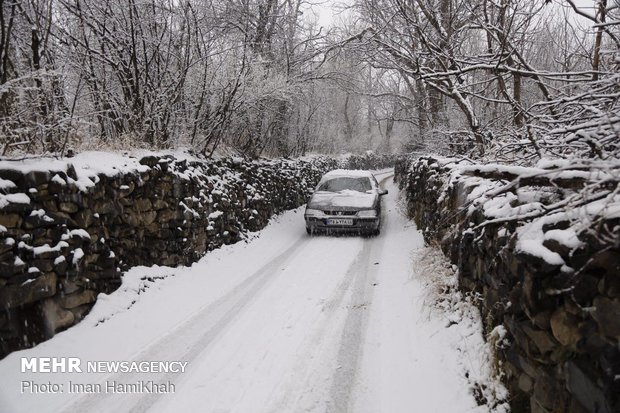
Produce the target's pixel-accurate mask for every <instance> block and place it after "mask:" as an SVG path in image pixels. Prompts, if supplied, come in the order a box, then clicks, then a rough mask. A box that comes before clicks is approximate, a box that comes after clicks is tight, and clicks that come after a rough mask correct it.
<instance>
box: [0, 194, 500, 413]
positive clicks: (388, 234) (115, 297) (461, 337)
mask: <svg viewBox="0 0 620 413" xmlns="http://www.w3.org/2000/svg"><path fill="white" fill-rule="evenodd" d="M389 189H390V195H388V197H386V198H387V199H386V200H385V205H384V214H385V217H384V219H385V220H384V228H383V232H382V235H380V236H378V237H376V238H360V237H341V238H335V237H324V236H321V237H308V236H307V235H306V234H305V230H304V222H303V213H302V212H303V209H302V208H299V209H297V210H294V211H289V212H286V213H284V214H282V215H281V216H279V217H277V218H276V219H274V220H273V221H272V223H271V224H270V225H269V226H268V227H267V228H265V229H264V230H263V231H261V232H260V236H258V237H254V238H253V239H252V240H251V241H249V242H248V243H237V244H234V245H229V246H224V247H222V248H221V249H218V250H215V251H212V252H210V253H209V254H207V255H206V256H205V257H204V258H203V259H201V260H200V261H199V262H197V263H196V264H194V265H192V266H191V267H179V268H169V267H157V266H154V267H135V268H133V269H131V270H130V271H129V272H127V273H126V274H125V275H124V276H123V284H122V285H121V287H120V288H119V289H118V290H117V291H116V292H114V293H112V294H110V295H105V294H99V297H98V300H97V304H96V305H95V307H94V308H93V310H92V311H91V312H90V313H89V314H88V315H87V316H86V318H85V319H84V320H83V321H82V322H81V323H80V324H78V325H77V326H75V327H72V328H70V329H69V330H67V331H64V332H62V333H60V334H57V335H56V336H55V337H54V338H52V339H51V340H49V341H46V342H44V343H41V344H39V345H38V346H36V347H34V348H32V349H27V350H23V351H18V352H14V353H12V354H10V355H9V356H8V357H6V358H5V359H4V360H2V361H0V400H1V401H2V406H3V409H6V410H7V411H11V412H14V413H20V412H33V411H37V412H62V411H65V412H75V411H92V412H115V413H117V412H124V411H131V410H137V411H147V410H148V411H149V412H156V413H161V412H175V413H176V412H182V411H204V412H231V413H232V412H243V413H245V412H253V413H254V412H256V413H260V412H302V411H304V412H325V411H333V412H344V411H352V412H356V413H377V412H385V413H401V412H402V413H405V412H425V413H426V412H442V413H463V412H488V411H489V410H490V409H489V407H488V406H478V405H477V403H476V401H475V399H474V397H473V395H472V392H471V386H472V384H473V382H472V380H473V381H475V382H477V383H479V382H482V383H486V384H489V383H492V382H493V381H492V379H491V378H490V373H489V371H490V367H489V359H488V355H489V352H488V348H487V346H486V344H485V343H484V341H483V340H482V336H481V324H480V320H479V318H478V319H477V318H476V313H475V311H473V310H472V308H473V306H468V305H467V304H466V303H464V304H463V305H461V304H459V302H460V301H459V300H452V299H451V300H452V301H450V302H451V305H450V306H446V307H441V306H440V305H435V306H434V307H433V310H432V311H429V304H432V302H433V297H432V295H430V294H429V278H430V279H432V278H433V277H432V276H433V274H434V271H435V270H434V268H429V267H428V266H425V265H423V264H424V263H423V261H421V260H420V259H419V257H416V256H413V257H412V256H411V252H412V251H414V250H420V249H421V248H423V246H424V241H423V238H422V235H421V233H420V232H419V231H417V230H416V228H415V226H414V225H413V224H412V223H411V222H409V221H408V220H407V219H406V218H405V217H404V216H403V215H402V213H401V212H400V211H399V210H398V209H397V207H396V198H397V191H396V189H395V187H394V186H393V185H392V186H390V187H389ZM77 255H78V250H76V251H75V252H74V257H75V256H77ZM452 278H454V277H452ZM452 298H454V297H452ZM446 319H451V320H453V322H454V323H453V324H451V325H450V326H448V325H447V324H446ZM38 356H46V357H63V356H64V357H79V358H80V359H81V360H82V363H84V364H85V363H87V362H88V361H99V360H101V361H124V360H126V361H130V362H131V361H142V360H144V361H149V360H153V361H161V360H169V361H175V360H178V361H184V362H185V361H186V362H188V364H187V371H186V372H185V373H183V374H168V375H166V374H163V373H162V374H156V373H150V374H144V373H125V374H121V373H118V374H108V373H93V372H86V371H85V372H83V373H21V372H20V361H21V357H38ZM466 372H469V375H470V379H467V378H466V374H465V373H466ZM23 380H33V381H35V382H40V383H43V382H45V383H47V382H52V383H62V384H64V385H65V388H66V386H67V385H68V382H69V381H72V382H74V383H105V382H106V381H108V380H116V381H117V382H121V383H134V382H136V381H137V380H154V381H155V382H166V381H170V382H172V383H173V384H174V385H175V392H174V393H173V394H163V395H155V394H105V393H104V394H90V395H89V394H70V393H69V392H67V391H65V392H64V393H62V394H30V393H28V392H26V393H24V394H22V393H21V391H20V385H21V382H22V381H23ZM489 388H491V389H493V390H494V391H495V392H496V393H497V394H500V393H501V386H498V385H493V386H491V385H489ZM495 411H497V412H501V411H503V410H502V406H501V405H500V406H498V407H497V408H496V409H495Z"/></svg>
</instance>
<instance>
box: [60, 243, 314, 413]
mask: <svg viewBox="0 0 620 413" xmlns="http://www.w3.org/2000/svg"><path fill="white" fill-rule="evenodd" d="M304 235H305V234H304ZM308 241H309V239H308V238H306V237H305V236H302V237H300V239H298V240H297V241H296V242H295V243H294V244H293V245H291V246H290V247H289V248H287V249H286V250H284V251H283V252H281V253H280V254H279V255H277V256H276V257H275V258H273V259H272V260H271V261H269V262H268V263H266V264H265V265H263V266H262V267H261V268H259V269H258V270H257V271H255V272H254V273H253V274H252V275H250V276H249V277H247V278H246V279H244V281H242V282H241V283H240V284H239V285H237V287H235V288H234V289H233V290H232V291H230V292H229V293H228V294H226V295H225V296H223V297H222V298H220V299H218V300H217V301H215V302H213V303H211V304H209V305H207V306H205V307H203V308H202V309H200V310H198V311H197V313H196V314H195V315H193V316H191V317H190V318H188V319H187V320H186V321H185V322H184V323H183V324H181V325H180V326H179V327H177V328H176V329H174V330H172V331H171V332H169V333H168V334H166V335H165V336H163V337H162V338H161V339H159V340H157V341H156V342H154V343H153V344H151V345H150V346H149V347H148V348H146V349H145V350H143V351H141V352H140V353H138V354H137V355H135V356H134V357H132V359H131V361H146V360H181V361H188V362H190V363H188V365H191V361H192V360H194V359H196V358H197V357H198V356H199V355H200V354H201V353H203V352H204V351H207V348H208V346H209V345H210V344H211V343H213V342H214V341H216V340H217V338H218V336H219V335H220V334H221V333H222V332H224V331H225V330H226V328H227V327H228V326H229V325H230V324H231V323H232V322H233V320H234V319H235V318H236V317H238V316H239V314H240V313H242V312H243V310H244V309H245V308H247V307H248V306H249V305H250V304H251V303H252V302H253V300H254V299H255V298H256V297H257V296H258V295H259V294H260V292H261V290H263V289H264V288H265V287H266V286H267V285H268V284H269V283H270V282H271V281H273V280H274V279H275V278H277V276H279V275H282V272H281V271H277V270H278V269H279V268H280V267H281V266H283V265H285V264H286V263H287V262H289V261H291V260H292V259H293V258H294V257H295V256H297V255H298V254H299V252H300V251H301V250H303V249H304V248H305V247H306V246H307V244H308ZM178 348H181V349H185V351H184V352H182V353H181V354H171V350H173V349H178ZM178 376H179V373H161V374H159V375H157V376H155V375H154V374H153V373H146V374H140V373H134V374H131V375H130V374H127V373H122V374H114V375H111V376H107V377H105V378H103V379H102V380H101V382H102V383H105V382H106V381H113V380H115V381H117V382H121V383H134V382H137V381H140V380H142V381H150V380H152V381H154V382H156V383H162V382H166V381H168V380H172V379H173V378H174V377H178ZM102 386H103V387H105V384H103V385H102ZM116 396H119V395H116ZM161 396H163V394H142V395H140V397H136V394H127V395H125V396H123V397H118V398H114V399H112V398H110V397H109V396H107V395H106V394H105V393H96V394H92V395H85V396H82V397H80V398H79V399H78V400H76V401H73V402H72V403H70V404H68V405H65V406H64V407H63V409H62V412H66V413H70V412H78V411H97V412H102V411H128V412H144V411H147V410H148V409H149V408H150V407H151V406H152V405H154V404H155V403H156V402H157V401H158V400H159V399H160V398H161ZM129 406H132V407H129Z"/></svg>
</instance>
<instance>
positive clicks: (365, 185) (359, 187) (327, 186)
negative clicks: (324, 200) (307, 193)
mask: <svg viewBox="0 0 620 413" xmlns="http://www.w3.org/2000/svg"><path fill="white" fill-rule="evenodd" d="M347 189H348V190H351V191H358V192H366V191H369V190H371V189H372V184H371V183H370V179H368V178H366V177H348V176H343V177H339V178H333V179H330V180H328V181H325V182H323V183H322V184H321V185H320V186H319V189H318V190H319V191H327V192H340V191H344V190H347Z"/></svg>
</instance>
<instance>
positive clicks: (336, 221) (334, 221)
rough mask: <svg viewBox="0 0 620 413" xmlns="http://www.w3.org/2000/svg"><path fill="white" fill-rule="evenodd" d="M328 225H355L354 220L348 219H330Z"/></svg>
mask: <svg viewBox="0 0 620 413" xmlns="http://www.w3.org/2000/svg"><path fill="white" fill-rule="evenodd" d="M327 225H353V220H352V219H347V218H335V219H328V220H327Z"/></svg>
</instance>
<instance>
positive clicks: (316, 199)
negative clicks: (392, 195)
mask: <svg viewBox="0 0 620 413" xmlns="http://www.w3.org/2000/svg"><path fill="white" fill-rule="evenodd" d="M378 196H379V195H377V194H366V193H363V192H357V191H341V192H322V191H321V192H315V193H314V194H313V195H312V197H311V198H310V201H309V202H308V208H311V209H320V210H344V209H355V210H359V209H371V208H374V206H375V202H376V200H377V197H378Z"/></svg>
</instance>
